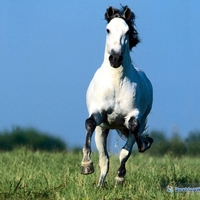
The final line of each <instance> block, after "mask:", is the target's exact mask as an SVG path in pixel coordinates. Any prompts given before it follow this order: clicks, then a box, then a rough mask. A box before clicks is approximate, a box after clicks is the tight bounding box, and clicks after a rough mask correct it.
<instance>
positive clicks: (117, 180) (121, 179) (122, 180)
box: [115, 176, 124, 187]
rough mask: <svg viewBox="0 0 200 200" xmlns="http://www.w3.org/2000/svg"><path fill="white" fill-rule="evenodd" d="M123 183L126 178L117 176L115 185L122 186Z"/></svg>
mask: <svg viewBox="0 0 200 200" xmlns="http://www.w3.org/2000/svg"><path fill="white" fill-rule="evenodd" d="M123 183H124V178H123V177H119V176H116V177H115V187H117V186H122V185H123Z"/></svg>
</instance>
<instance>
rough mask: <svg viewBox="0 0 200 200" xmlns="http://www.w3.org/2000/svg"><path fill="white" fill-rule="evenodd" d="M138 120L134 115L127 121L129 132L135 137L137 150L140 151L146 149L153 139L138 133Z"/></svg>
mask: <svg viewBox="0 0 200 200" xmlns="http://www.w3.org/2000/svg"><path fill="white" fill-rule="evenodd" d="M139 126H140V124H139V122H138V120H137V119H136V118H135V117H131V118H130V119H129V121H128V129H129V130H130V131H131V133H132V134H133V135H134V137H135V141H136V143H137V145H138V151H139V152H140V153H143V152H145V151H146V150H147V149H149V148H150V147H151V144H152V143H153V139H152V138H150V137H148V136H146V137H143V136H140V135H139V133H138V132H139Z"/></svg>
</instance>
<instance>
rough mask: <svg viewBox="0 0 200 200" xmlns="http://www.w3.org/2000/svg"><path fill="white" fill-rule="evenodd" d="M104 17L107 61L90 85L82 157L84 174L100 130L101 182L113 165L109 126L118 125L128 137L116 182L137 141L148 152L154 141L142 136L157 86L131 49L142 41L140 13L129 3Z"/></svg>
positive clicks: (88, 171) (120, 179)
mask: <svg viewBox="0 0 200 200" xmlns="http://www.w3.org/2000/svg"><path fill="white" fill-rule="evenodd" d="M105 19H106V20H107V22H108V24H107V27H106V30H107V38H106V45H105V54H104V61H103V64H102V65H101V67H100V68H99V69H98V70H97V71H96V73H95V75H94V77H93V79H92V81H91V83H90V85H89V87H88V90H87V99H86V100H87V107H88V112H89V118H88V119H86V121H85V126H86V142H85V145H84V148H83V159H82V162H81V165H82V171H81V173H82V174H91V173H93V172H94V167H93V162H92V160H91V158H90V154H91V137H92V134H93V132H94V131H95V132H96V134H95V142H96V146H97V149H98V151H99V166H100V171H101V174H100V178H99V183H98V186H100V187H101V186H103V184H104V181H105V178H106V175H107V173H108V170H109V156H108V152H107V147H106V146H107V144H106V140H107V136H108V133H109V130H110V129H116V130H117V131H118V132H120V133H121V134H122V135H124V136H125V137H126V138H127V140H126V144H125V145H124V147H123V148H122V150H121V152H120V156H119V160H120V167H119V169H118V172H117V176H116V178H115V181H116V184H119V183H120V184H121V183H123V181H124V176H125V174H126V168H125V163H126V161H127V160H128V158H129V156H130V154H131V151H132V147H133V144H134V143H135V142H136V143H137V146H138V151H139V152H144V151H145V150H147V149H148V148H150V146H151V144H152V142H153V139H152V138H150V137H148V136H147V135H146V136H144V135H142V133H143V132H144V130H145V127H146V122H147V115H148V114H149V112H150V110H151V107H152V101H153V100H152V99H153V90H152V85H151V83H150V81H149V80H148V78H147V77H146V75H145V73H144V72H142V71H141V70H139V69H137V68H135V67H134V66H133V64H132V62H131V57H130V50H131V49H132V47H134V46H136V45H137V43H138V42H139V39H138V33H137V31H136V30H135V28H134V19H135V15H134V13H132V12H131V10H130V9H129V8H128V7H127V6H125V7H122V8H121V10H118V9H115V8H113V7H109V8H108V9H107V10H106V13H105Z"/></svg>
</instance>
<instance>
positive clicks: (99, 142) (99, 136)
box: [95, 126, 109, 187]
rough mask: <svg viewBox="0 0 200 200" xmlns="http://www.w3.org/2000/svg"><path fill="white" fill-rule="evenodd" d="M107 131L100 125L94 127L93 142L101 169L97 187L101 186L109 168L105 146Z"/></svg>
mask: <svg viewBox="0 0 200 200" xmlns="http://www.w3.org/2000/svg"><path fill="white" fill-rule="evenodd" d="M108 133H109V129H105V128H102V127H100V126H97V127H96V133H95V143H96V147H97V149H98V151H99V167H100V170H101V174H100V178H99V183H98V187H102V186H103V184H104V182H105V178H106V175H107V173H108V170H109V156H108V152H107V147H106V146H107V136H108Z"/></svg>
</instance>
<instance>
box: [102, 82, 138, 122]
mask: <svg viewBox="0 0 200 200" xmlns="http://www.w3.org/2000/svg"><path fill="white" fill-rule="evenodd" d="M104 97H105V99H104V103H105V104H104V106H105V109H104V110H105V112H106V115H107V122H108V123H109V124H113V125H114V124H124V118H125V116H126V115H127V114H128V113H129V112H130V110H132V108H133V107H134V105H135V89H134V87H131V86H130V85H122V86H121V87H118V88H113V89H112V90H107V92H106V95H105V96H104Z"/></svg>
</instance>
